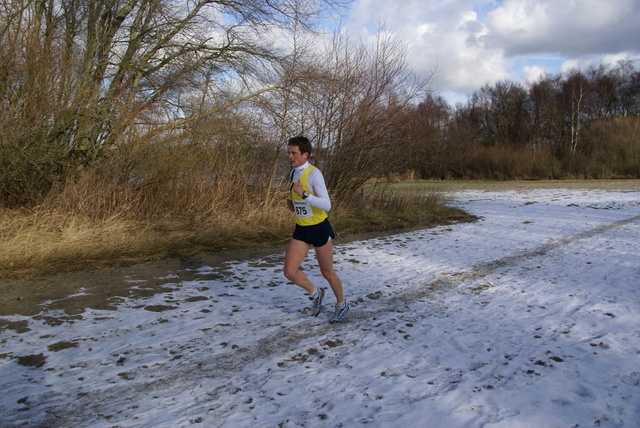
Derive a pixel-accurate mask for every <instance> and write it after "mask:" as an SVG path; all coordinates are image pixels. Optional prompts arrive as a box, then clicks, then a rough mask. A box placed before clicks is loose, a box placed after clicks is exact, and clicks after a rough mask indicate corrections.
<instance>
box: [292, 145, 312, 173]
mask: <svg viewBox="0 0 640 428" xmlns="http://www.w3.org/2000/svg"><path fill="white" fill-rule="evenodd" d="M308 158H309V153H300V147H298V146H289V163H290V164H291V167H292V168H297V167H299V166H302V165H304V164H305V162H306V161H307V159H308Z"/></svg>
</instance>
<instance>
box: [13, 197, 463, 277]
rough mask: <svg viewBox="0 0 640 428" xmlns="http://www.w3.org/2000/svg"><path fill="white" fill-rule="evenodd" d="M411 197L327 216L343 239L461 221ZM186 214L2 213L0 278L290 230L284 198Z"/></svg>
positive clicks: (242, 244) (257, 241)
mask: <svg viewBox="0 0 640 428" xmlns="http://www.w3.org/2000/svg"><path fill="white" fill-rule="evenodd" d="M418 192H420V193H422V192H424V189H422V190H419V191H418ZM412 193H414V194H413V195H410V194H407V192H402V196H400V197H399V196H397V195H393V194H385V195H384V196H383V197H381V196H380V195H377V196H376V197H371V198H369V200H367V201H358V204H357V205H354V206H351V207H346V206H342V207H336V208H335V209H334V210H332V213H331V218H332V222H333V224H334V228H335V229H336V231H337V232H338V233H339V234H342V235H347V234H352V233H362V232H371V231H380V230H389V229H398V228H404V227H410V226H416V225H426V224H431V223H434V222H443V221H450V220H452V219H461V218H463V217H464V214H461V213H460V212H459V211H456V210H451V209H448V208H446V207H443V206H442V205H441V204H440V203H439V200H438V199H437V198H434V196H433V195H429V196H427V197H425V196H422V195H421V194H418V193H416V192H412ZM280 196H282V198H281V197H280ZM64 207H66V208H67V209H68V208H69V205H66V204H65V205H64ZM184 208H185V209H184V210H182V211H179V210H178V209H177V208H176V207H174V209H172V210H170V211H169V212H166V211H165V212H164V213H162V214H161V215H156V216H154V217H153V218H151V219H141V218H140V216H139V215H137V214H136V215H134V214H133V212H132V211H131V210H129V209H127V211H126V212H121V213H120V214H118V215H111V216H107V217H105V218H99V217H96V216H87V215H86V214H85V213H84V212H81V213H74V212H73V211H71V212H68V211H65V210H64V209H61V206H60V205H55V204H54V205H53V206H50V207H47V208H43V207H40V208H38V209H34V210H31V211H29V210H20V211H18V210H4V211H2V212H1V213H0V236H1V237H2V241H3V245H2V247H1V248H0V276H3V277H26V276H30V275H38V274H51V273H55V272H61V271H69V270H77V269H87V268H97V267H104V266H110V265H122V264H128V263H134V262H141V261H145V260H150V259H157V258H163V257H169V256H189V255H193V254H196V253H199V252H210V251H217V250H222V249H235V248H247V247H252V246H267V245H274V244H278V243H282V242H285V241H286V240H288V239H289V237H290V234H291V231H292V228H293V218H292V214H291V213H290V212H289V211H288V210H287V208H286V206H285V203H284V195H283V194H281V195H279V198H276V199H275V202H274V204H273V205H271V206H260V205H259V204H242V205H238V206H236V207H232V208H230V207H228V208H227V209H218V210H216V211H215V212H213V211H209V214H208V215H202V214H199V215H193V213H189V211H190V207H184Z"/></svg>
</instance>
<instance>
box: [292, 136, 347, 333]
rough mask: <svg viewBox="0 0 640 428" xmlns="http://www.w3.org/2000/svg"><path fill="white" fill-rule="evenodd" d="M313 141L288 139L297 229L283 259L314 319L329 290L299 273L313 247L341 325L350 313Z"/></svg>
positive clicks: (335, 318)
mask: <svg viewBox="0 0 640 428" xmlns="http://www.w3.org/2000/svg"><path fill="white" fill-rule="evenodd" d="M310 154H311V142H310V141H309V140H308V139H307V138H306V137H302V136H300V137H293V138H291V139H289V163H290V164H291V167H292V168H293V169H292V170H291V187H290V191H291V199H289V200H287V204H288V206H289V209H290V210H291V211H293V212H294V213H295V216H296V228H295V231H294V233H293V237H292V239H291V241H290V242H289V246H288V247H287V252H286V255H285V258H284V276H285V277H286V278H287V279H288V280H290V281H291V282H293V283H294V284H296V285H298V286H300V287H302V288H303V289H305V290H306V291H307V292H308V293H309V299H311V301H312V302H313V312H312V315H313V316H317V315H318V314H319V313H320V312H321V311H322V299H323V298H324V294H325V290H326V288H316V287H315V286H314V285H313V284H312V283H311V281H309V278H307V275H305V274H304V272H302V271H301V270H300V265H301V264H302V260H304V258H305V257H306V256H307V253H308V252H309V249H310V248H311V247H312V246H313V247H314V248H315V251H316V258H317V259H318V265H319V266H320V272H321V273H322V276H323V277H324V278H325V279H326V280H327V281H328V282H329V285H330V286H331V290H332V291H333V294H334V295H335V296H336V305H335V313H334V314H333V317H332V318H331V322H332V323H339V322H342V321H343V320H344V318H345V316H346V315H347V312H348V311H349V305H348V304H347V302H346V301H345V300H344V295H343V291H342V281H341V280H340V278H339V277H338V275H337V274H336V272H335V271H334V270H333V243H332V239H334V238H335V235H334V233H333V229H332V228H331V224H330V223H329V219H328V216H327V211H329V210H331V200H330V199H329V192H327V186H326V185H325V182H324V177H323V176H322V173H321V172H320V170H319V169H318V168H316V167H315V166H313V165H311V164H310V163H309V162H308V159H309V155H310Z"/></svg>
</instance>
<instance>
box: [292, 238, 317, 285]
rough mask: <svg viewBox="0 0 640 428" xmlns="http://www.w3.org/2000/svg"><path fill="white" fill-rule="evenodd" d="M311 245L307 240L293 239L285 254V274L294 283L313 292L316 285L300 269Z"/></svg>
mask: <svg viewBox="0 0 640 428" xmlns="http://www.w3.org/2000/svg"><path fill="white" fill-rule="evenodd" d="M309 248H311V246H310V245H309V244H307V243H305V242H302V241H298V240H297V239H292V240H291V241H290V242H289V246H288V247H287V252H286V254H285V256H284V276H285V277H286V278H287V279H288V280H289V281H291V282H293V283H294V284H296V285H298V286H300V287H302V288H304V289H305V290H306V291H307V292H309V293H313V292H314V291H315V290H316V287H315V286H314V285H313V284H312V283H311V281H309V278H307V275H305V273H304V272H302V271H301V270H300V265H301V264H302V261H303V260H304V258H305V257H306V256H307V253H308V252H309Z"/></svg>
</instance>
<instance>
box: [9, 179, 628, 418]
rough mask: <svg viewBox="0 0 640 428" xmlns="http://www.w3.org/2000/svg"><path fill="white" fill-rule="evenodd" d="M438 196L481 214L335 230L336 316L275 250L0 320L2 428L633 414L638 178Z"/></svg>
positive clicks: (313, 272)
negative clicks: (607, 186)
mask: <svg viewBox="0 0 640 428" xmlns="http://www.w3.org/2000/svg"><path fill="white" fill-rule="evenodd" d="M452 196H453V200H452V202H451V204H454V205H456V206H459V207H461V208H463V209H465V210H466V211H468V212H470V213H473V214H475V215H477V216H479V217H481V218H480V220H478V221H476V222H473V223H462V224H456V225H448V226H441V227H436V228H432V229H426V230H422V231H417V232H410V233H403V234H398V235H393V236H386V237H380V238H376V239H369V240H362V241H357V242H348V243H344V242H343V243H341V242H340V240H339V239H338V240H337V241H336V247H335V248H336V258H335V259H336V260H335V266H336V271H337V272H338V274H339V275H340V276H341V278H342V279H343V282H344V284H345V291H346V296H347V298H348V299H349V300H350V302H351V311H350V312H349V315H348V318H347V321H346V322H345V323H343V324H338V325H333V324H329V323H328V320H329V318H330V316H331V313H332V304H333V296H332V295H331V293H329V295H328V297H327V298H326V300H325V302H326V304H327V306H326V309H325V311H324V312H323V313H322V314H320V316H319V317H317V318H314V317H311V316H310V315H309V311H310V309H309V300H308V299H307V297H306V296H305V295H304V293H303V292H302V291H301V290H300V289H298V288H297V287H295V286H294V285H291V284H288V283H287V282H286V280H284V278H283V276H282V267H281V266H282V261H283V255H282V254H274V255H271V256H267V257H264V258H261V259H254V260H237V261H232V262H227V263H224V264H223V265H222V266H202V267H200V268H199V269H196V270H194V271H192V272H191V273H192V274H193V275H194V276H195V278H196V279H194V280H190V281H185V280H180V278H181V275H180V272H167V274H166V277H163V278H160V279H161V280H162V281H166V285H165V290H164V292H160V293H156V294H153V295H151V296H149V297H131V298H122V299H121V300H120V302H119V304H118V306H117V309H116V310H94V309H87V310H86V311H85V312H83V313H82V314H81V315H75V316H70V315H67V314H64V313H56V312H54V311H51V310H49V309H47V306H46V305H44V306H43V311H42V313H40V314H39V315H38V316H35V317H23V316H17V315H15V316H10V317H4V318H5V319H6V320H8V321H10V322H22V323H25V325H26V326H27V327H28V328H24V329H21V330H20V332H18V331H16V330H9V329H7V330H4V331H2V332H0V344H1V346H2V348H1V351H0V372H1V373H2V376H1V377H0V388H1V389H2V391H3V394H2V397H1V398H0V420H2V421H3V426H48V427H57V426H60V427H62V426H65V427H69V426H83V427H116V426H126V427H151V426H153V427H185V426H191V425H196V426H206V427H298V426H306V427H339V426H357V425H364V424H366V425H367V426H373V427H398V426H403V427H447V428H456V427H460V428H463V427H464V428H468V427H491V428H498V427H523V428H524V427H536V428H537V427H563V428H564V427H567V428H569V427H594V426H598V427H621V426H624V427H638V426H640V322H639V317H638V313H639V310H640V287H639V285H640V247H639V246H638V242H640V202H639V201H640V197H639V196H640V191H611V190H609V191H607V190H582V189H581V190H577V189H572V190H570V189H537V190H522V191H500V192H485V191H479V190H468V191H460V192H457V193H455V194H453V195H452ZM305 265H306V266H308V269H307V272H308V273H309V275H310V278H311V279H312V280H314V281H315V282H316V283H317V284H318V285H322V286H325V284H326V283H325V282H324V281H323V279H322V277H321V276H320V274H319V271H318V269H317V266H316V264H315V259H313V257H311V256H310V257H309V258H308V259H307V260H306V261H305ZM150 280H151V278H150ZM153 280H154V281H155V282H157V281H158V278H154V279H153ZM132 287H140V288H142V289H143V288H144V287H145V283H140V282H134V281H132ZM40 354H42V358H41V359H42V361H41V362H40V364H25V361H26V360H24V358H23V359H22V360H20V358H19V357H25V356H39V355H40ZM21 362H22V364H21Z"/></svg>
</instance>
